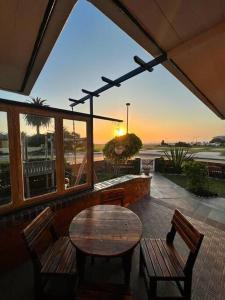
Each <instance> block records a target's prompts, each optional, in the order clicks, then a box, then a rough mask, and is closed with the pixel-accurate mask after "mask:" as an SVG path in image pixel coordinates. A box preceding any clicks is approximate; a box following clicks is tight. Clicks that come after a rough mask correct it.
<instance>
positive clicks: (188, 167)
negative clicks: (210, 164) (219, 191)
mask: <svg viewBox="0 0 225 300" xmlns="http://www.w3.org/2000/svg"><path fill="white" fill-rule="evenodd" d="M184 173H185V175H186V176H187V186H188V189H189V190H190V191H191V192H193V193H194V194H197V195H202V196H204V195H208V194H209V193H210V192H209V182H208V170H207V167H206V166H205V165H204V164H202V163H200V162H197V161H190V162H187V163H186V164H185V165H184Z"/></svg>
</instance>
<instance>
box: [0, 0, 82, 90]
mask: <svg viewBox="0 0 225 300" xmlns="http://www.w3.org/2000/svg"><path fill="white" fill-rule="evenodd" d="M76 1H77V0H63V1H55V0H49V1H47V0H42V1H30V0H23V1H19V0H9V1H1V2H0V28H1V29H0V41H1V47H0V89H3V90H8V91H12V92H19V93H22V94H26V95H28V94H29V93H30V91H31V89H32V87H33V85H34V83H35V81H36V79H37V77H38V75H39V73H40V72H41V70H42V68H43V66H44V64H45V62H46V60H47V58H48V56H49V54H50V52H51V50H52V48H53V46H54V44H55V42H56V40H57V38H58V36H59V34H60V32H61V30H62V28H63V26H64V24H65V22H66V20H67V18H68V16H69V14H70V12H71V10H72V8H73V6H74V4H75V3H76Z"/></svg>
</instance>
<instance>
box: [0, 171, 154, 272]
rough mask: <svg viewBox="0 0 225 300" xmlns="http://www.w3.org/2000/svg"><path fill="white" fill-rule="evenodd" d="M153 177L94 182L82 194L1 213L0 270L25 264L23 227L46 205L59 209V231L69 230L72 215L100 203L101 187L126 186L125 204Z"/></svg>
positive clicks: (141, 194) (144, 191)
mask: <svg viewBox="0 0 225 300" xmlns="http://www.w3.org/2000/svg"><path fill="white" fill-rule="evenodd" d="M150 182H151V177H148V176H139V175H126V176H122V177H118V178H114V179H111V180H108V181H104V182H100V183H97V184H95V188H94V190H92V191H86V192H83V193H80V194H79V195H78V194H76V195H72V196H70V197H64V198H62V199H57V200H54V201H51V202H48V203H46V204H44V205H43V204H42V205H36V206H34V207H31V208H26V209H24V210H21V211H18V212H15V213H11V214H8V215H6V216H1V217H0V245H1V246H0V272H1V273H3V272H5V271H7V270H9V269H13V268H15V267H17V266H18V265H20V264H22V263H23V262H24V261H25V260H26V259H27V258H28V253H27V250H26V248H25V245H24V241H23V240H22V237H21V231H22V229H24V228H25V227H26V225H27V224H29V223H30V222H31V220H32V219H33V218H34V217H35V216H36V215H38V214H39V213H40V212H41V211H42V210H43V209H44V208H45V207H46V206H50V207H51V208H52V209H53V210H54V211H55V213H56V218H55V221H56V222H55V224H56V229H57V231H58V232H59V234H62V235H65V234H67V233H68V228H69V224H70V222H71V220H72V219H73V217H74V216H75V215H76V214H78V213H79V212H80V211H82V210H83V209H85V208H88V207H90V206H93V205H96V204H100V197H99V193H100V191H101V190H104V189H110V188H113V187H123V188H125V191H126V200H125V206H128V205H129V204H130V203H133V202H135V201H138V200H140V199H141V198H143V197H144V196H147V195H149V194H150Z"/></svg>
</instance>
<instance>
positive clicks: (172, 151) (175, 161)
mask: <svg viewBox="0 0 225 300" xmlns="http://www.w3.org/2000/svg"><path fill="white" fill-rule="evenodd" d="M164 154H165V156H166V157H167V159H168V161H169V163H170V164H171V166H172V171H173V172H174V173H177V174H180V173H181V172H182V167H183V165H184V163H185V162H186V161H189V160H192V157H193V155H192V154H190V153H189V149H184V148H180V147H170V148H169V149H168V150H166V151H164Z"/></svg>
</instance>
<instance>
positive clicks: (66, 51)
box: [0, 0, 225, 143]
mask: <svg viewBox="0 0 225 300" xmlns="http://www.w3.org/2000/svg"><path fill="white" fill-rule="evenodd" d="M134 55H138V56H139V57H141V58H142V59H144V60H146V61H149V60H151V58H152V57H151V55H150V54H148V53H147V52H146V51H145V50H144V49H142V48H141V47H140V46H139V45H138V44H137V43H136V42H134V41H133V40H132V39H131V38H130V37H129V36H127V35H126V34H125V33H124V32H123V31H122V30H120V29H119V28H118V27H117V26H116V25H115V24H114V23H112V22H111V21H110V20H109V19H108V18H107V17H106V16H104V15H103V14H102V13H101V12H100V11H98V10H97V9H96V8H95V7H94V6H92V5H91V4H90V3H89V2H87V1H85V0H80V1H78V3H77V4H76V6H75V8H74V10H73V12H72V13H71V15H70V18H69V20H68V21H67V23H66V25H65V27H64V30H63V31H62V33H61V35H60V37H59V39H58V41H57V43H56V45H55V47H54V49H53V50H52V52H51V54H50V56H49V58H48V60H47V63H46V64H45V66H44V68H43V70H42V72H41V74H40V76H39V78H38V80H37V82H36V84H35V86H34V88H33V90H32V92H31V96H34V97H37V96H38V97H41V98H43V99H47V100H48V104H49V105H50V106H54V107H59V108H64V109H70V108H69V101H68V98H69V97H72V98H76V99H79V98H80V97H82V96H83V94H82V92H81V89H82V88H85V89H87V90H95V89H97V88H98V87H100V86H101V85H102V84H103V82H102V81H101V76H106V77H109V78H112V79H114V78H116V77H118V76H121V75H122V74H124V73H126V72H128V71H130V70H132V69H133V68H135V67H137V65H136V64H135V63H134V61H133V56H134ZM0 97H2V98H8V99H14V100H17V101H25V100H26V99H29V97H25V96H21V95H18V94H13V93H7V92H2V91H0ZM126 102H130V103H131V107H130V131H132V132H135V133H136V134H138V135H139V136H140V137H141V138H142V139H143V141H144V142H160V141H161V140H162V139H164V140H165V141H177V140H186V141H193V140H195V139H198V140H209V139H211V138H212V136H216V135H222V134H225V126H224V121H222V120H220V119H219V118H218V117H217V116H216V115H215V114H214V113H213V112H211V111H210V110H209V109H208V108H207V107H206V106H205V105H204V104H203V103H202V102H201V101H200V100H198V99H197V98H196V97H195V96H194V95H193V94H192V93H191V92H190V91H189V90H187V89H186V88H185V87H184V86H183V85H182V84H181V83H180V82H179V81H178V80H177V79H175V78H174V77H173V76H172V75H171V74H170V73H169V72H168V71H167V70H165V69H164V68H163V67H162V66H158V67H156V68H155V70H154V72H152V73H149V72H144V73H143V74H141V75H138V76H136V77H134V78H133V79H130V80H129V81H127V82H126V83H124V84H122V86H121V87H120V88H112V89H110V90H109V91H107V92H105V93H103V94H101V97H99V98H97V99H96V100H95V105H94V112H95V114H102V115H106V116H111V117H116V118H122V119H124V120H125V119H126V105H125V103H126ZM76 109H77V110H79V111H83V112H88V106H87V105H80V106H77V107H76ZM103 127H104V128H103ZM113 127H115V124H112V123H111V122H103V121H98V122H96V123H95V140H96V142H100V143H101V142H105V141H106V140H107V139H110V138H112V134H113ZM103 129H104V130H103Z"/></svg>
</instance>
